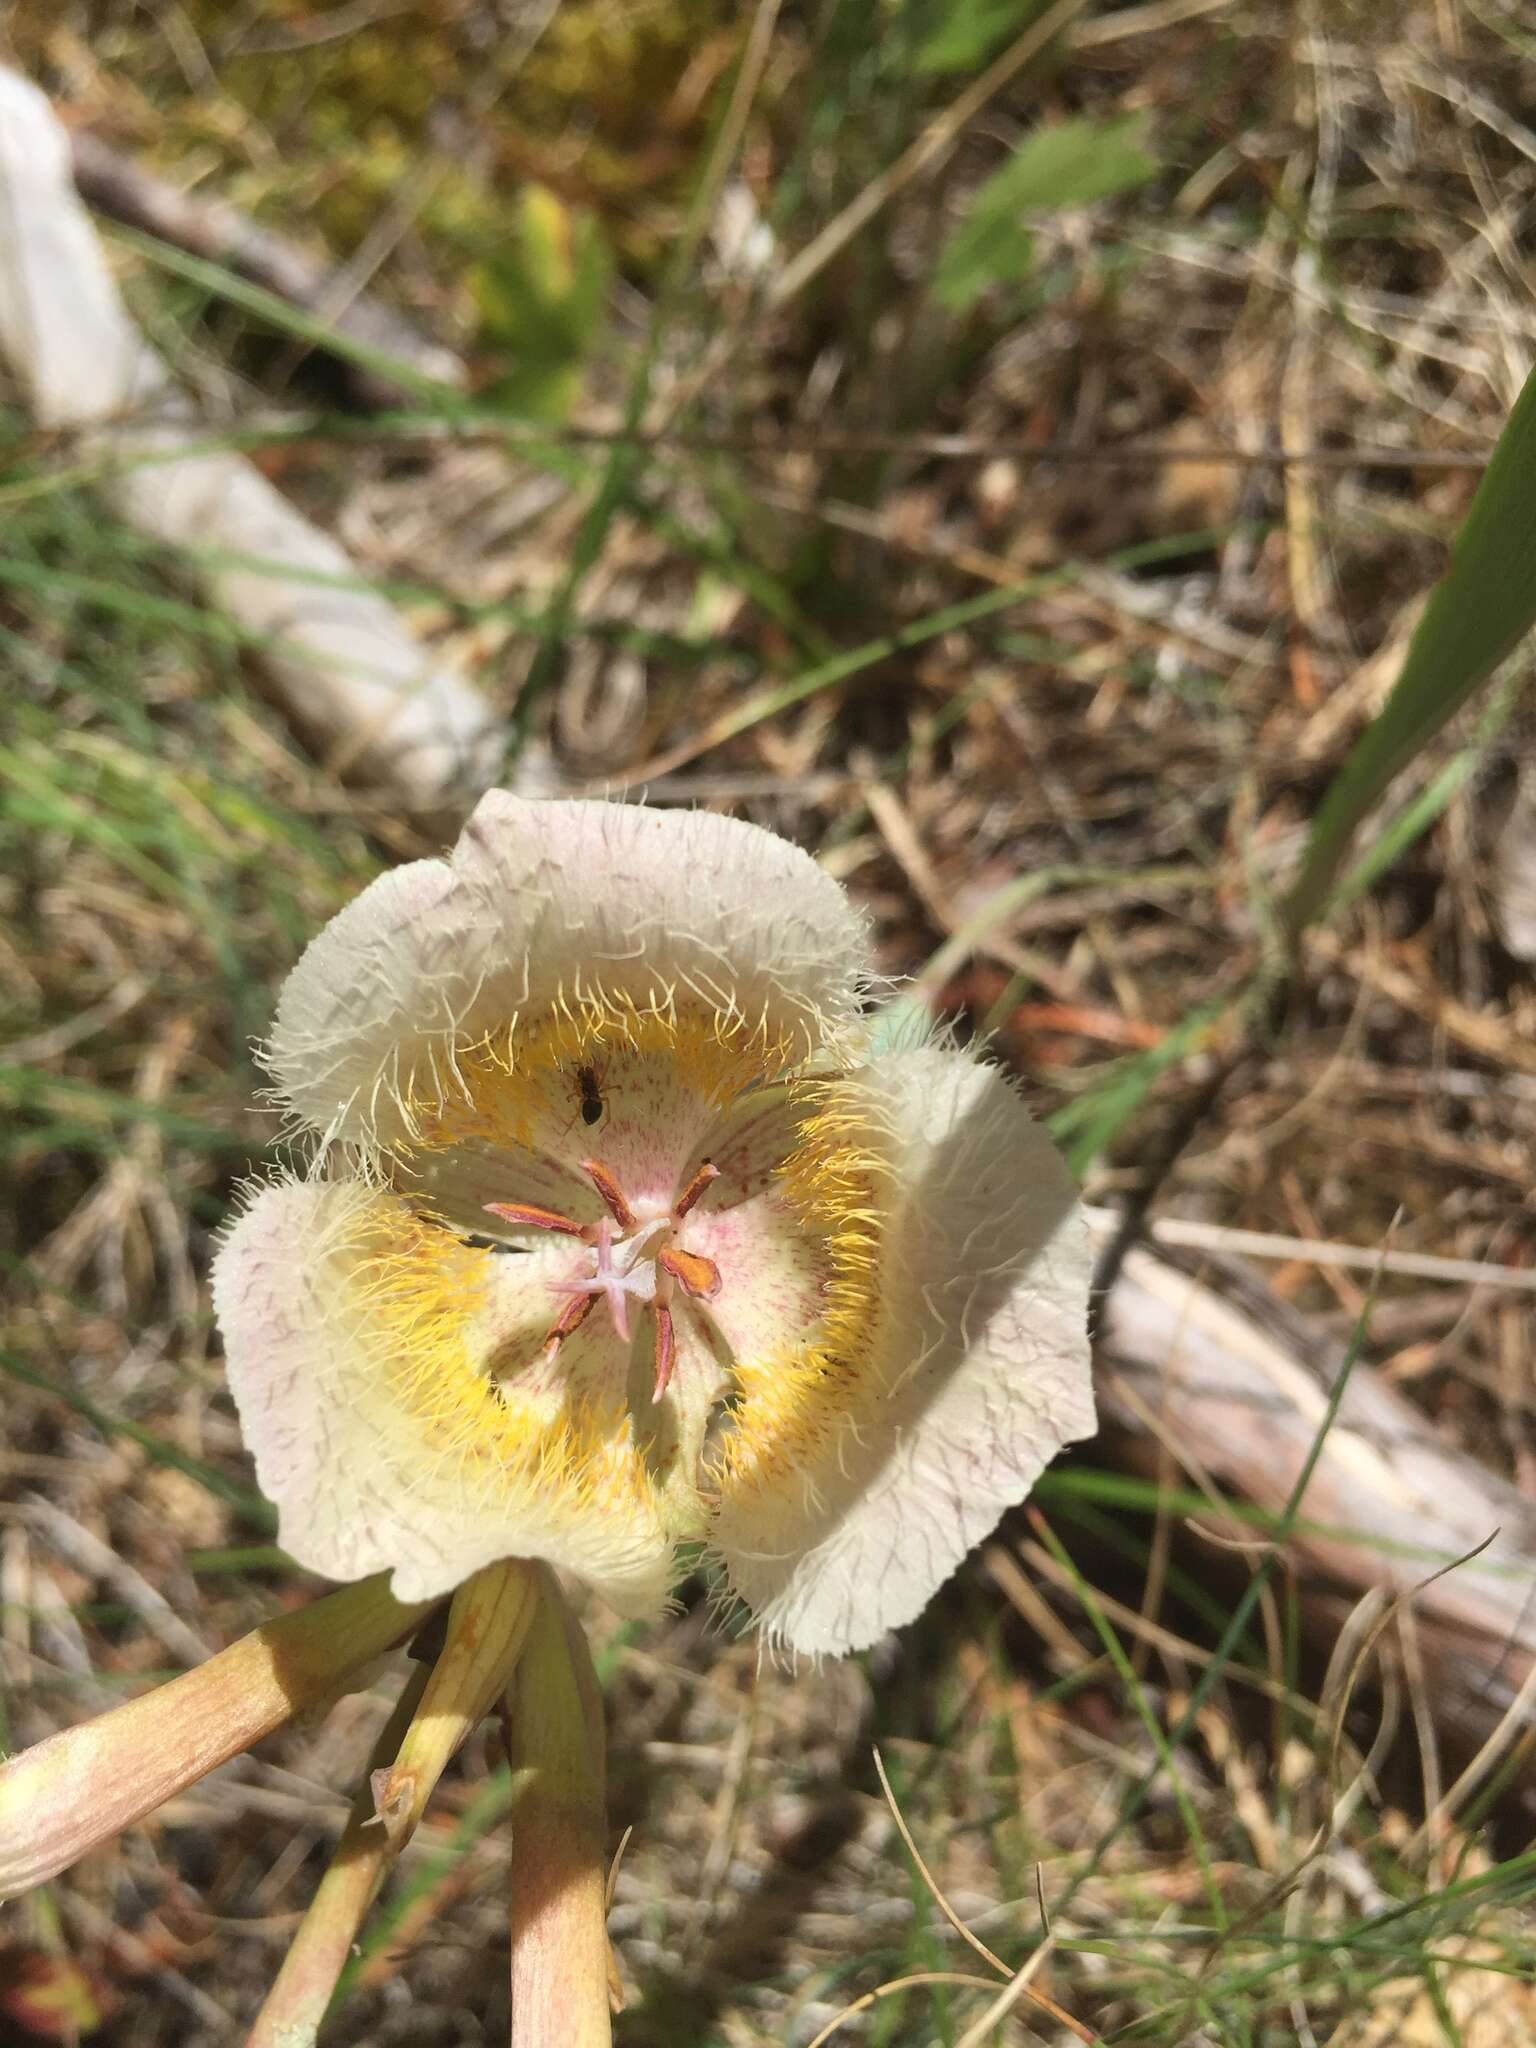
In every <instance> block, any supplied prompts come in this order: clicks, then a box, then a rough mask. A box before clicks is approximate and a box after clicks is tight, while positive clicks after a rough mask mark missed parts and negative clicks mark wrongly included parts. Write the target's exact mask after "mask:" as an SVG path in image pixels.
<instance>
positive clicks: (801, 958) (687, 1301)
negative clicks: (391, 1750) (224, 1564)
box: [214, 791, 1093, 1654]
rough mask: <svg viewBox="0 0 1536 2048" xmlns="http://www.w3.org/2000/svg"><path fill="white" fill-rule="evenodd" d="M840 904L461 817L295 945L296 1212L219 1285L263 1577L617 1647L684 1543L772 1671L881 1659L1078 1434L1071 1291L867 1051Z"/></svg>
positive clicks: (233, 1258) (640, 837)
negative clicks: (792, 1662)
mask: <svg viewBox="0 0 1536 2048" xmlns="http://www.w3.org/2000/svg"><path fill="white" fill-rule="evenodd" d="M871 980H872V974H871V963H870V955H869V947H868V937H867V933H866V930H865V927H864V924H863V921H862V920H861V918H860V916H859V915H858V913H857V912H856V911H855V910H854V908H853V907H852V905H851V904H850V902H849V900H848V898H847V896H846V895H845V894H844V892H843V891H842V889H841V888H840V887H839V886H838V885H837V884H836V883H835V882H834V881H832V880H831V879H830V878H829V877H828V876H826V875H825V874H823V873H822V872H821V870H820V869H819V868H818V867H817V866H816V865H815V863H814V862H813V861H812V860H810V859H809V858H808V857H807V856H806V855H805V854H804V853H802V852H800V851H798V850H797V849H796V848H794V847H793V846H791V845H789V844H787V843H786V842H785V841H783V840H781V839H778V838H776V837H774V836H773V835H772V834H770V833H768V832H765V831H763V830H760V829H759V828H757V827H755V826H752V825H749V824H746V823H743V822H740V821H738V820H733V819H728V818H720V817H715V816H710V815H705V814H702V813H689V814H681V813H676V812H660V811H654V810H646V809H641V808H636V807H633V806H628V805H619V804H611V803H571V802H529V801H523V800H521V799H519V798H516V797H514V796H511V795H508V794H506V793H504V792H500V791H496V792H492V793H491V794H490V795H489V796H487V797H486V798H485V799H484V800H483V801H482V802H481V804H480V805H479V807H478V808H477V809H476V811H475V813H474V815H473V816H472V818H471V819H470V821H469V823H468V825H467V827H466V828H465V830H464V833H463V835H462V837H461V838H460V840H459V842H458V845H457V846H456V847H455V849H454V851H453V853H452V855H451V857H449V858H448V859H446V860H428V861H421V862H417V863H415V864H413V865H410V866H406V867H402V868H397V869H395V870H394V871H393V872H391V873H389V874H386V875H384V876H382V877H381V878H380V879H379V880H378V881H376V882H374V883H373V884H372V885H371V886H370V887H369V888H368V889H366V890H365V891H364V892H363V894H362V895H361V896H359V897H358V898H357V900H356V901H355V902H354V903H352V904H351V905H350V906H349V907H348V908H347V909H345V910H344V911H342V913H341V914H340V915H339V916H338V917H337V918H335V919H334V920H333V922H332V923H331V924H329V925H328V926H327V927H326V928H325V930H323V931H322V932H321V933H320V934H319V936H318V937H317V938H316V939H315V940H314V942H313V943H312V945H311V946H310V947H309V949H308V951H307V952H306V953H305V954H304V956H303V958H302V959H301V960H300V962H299V964H298V966H297V967H296V968H295V970H294V972H293V974H292V975H291V976H290V978H289V980H288V982H287V984H286V986H285V988H284V989H283V992H282V996H281V999H280V1001H279V1005H278V1012H277V1020H276V1025H275V1028H274V1030H273V1033H272V1037H271V1042H270V1045H269V1047H268V1049H267V1059H268V1062H269V1065H270V1069H271V1072H272V1074H273V1076H274V1078H275V1081H276V1084H277V1090H278V1093H279V1094H280V1096H281V1099H282V1101H283V1102H284V1104H285V1105H286V1107H287V1109H288V1110H289V1112H290V1113H291V1117H292V1119H293V1122H294V1125H295V1127H296V1129H297V1131H298V1132H300V1133H302V1134H303V1136H304V1137H305V1138H307V1140H308V1141H309V1143H310V1146H311V1149H312V1154H313V1166H312V1170H311V1172H310V1175H309V1177H307V1178H304V1179H289V1180H285V1181H282V1182H280V1183H278V1184H276V1185H272V1186H269V1187H267V1188H265V1189H264V1190H262V1191H261V1192H259V1193H258V1194H256V1196H255V1197H254V1199H253V1200H252V1201H251V1202H250V1204H249V1206H248V1207H247V1208H246V1210H245V1212H244V1214H243V1215H242V1216H241V1217H240V1219H239V1221H238V1222H237V1223H236V1225H235V1227H234V1229H233V1231H232V1232H231V1234H230V1236H229V1237H228V1239H227V1241H226V1242H225V1244H224V1245H223V1247H222V1249H221V1250H220V1252H219V1255H218V1259H217V1263H216V1267H215V1273H214V1296H215V1303H216V1307H217V1311H218V1317H219V1322H220V1325H221V1327H222V1330H223V1334H224V1342H225V1348H226V1353H227V1358H228V1372H229V1383H230V1386H231V1389H232V1391H233V1394H234V1398H235V1401H236V1403H237V1405H238V1407H239V1411H240V1418H241V1423H242V1427H243V1429H244V1432H245V1436H246V1441H247V1443H248V1444H249V1445H250V1447H251V1449H252V1451H253V1453H254V1456H255V1460H256V1467H257V1473H258V1476H259V1479H260V1483H261V1485H262V1487H263V1489H264V1490H265V1491H266V1493H267V1494H268V1495H269V1496H270V1498H271V1499H272V1500H273V1501H274V1502H275V1503H276V1505H277V1508H278V1511H279V1517H280V1539H281V1541H282V1543H283V1545H284V1547H285V1548H286V1549H287V1550H288V1551H289V1552H291V1553H292V1555H293V1556H294V1557H295V1558H296V1559H298V1561H299V1562H300V1563H302V1564H304V1565H306V1566H308V1567H309V1568H310V1569H312V1570H314V1571H316V1572H319V1573H322V1574H324V1575H326V1576H328V1577H331V1578H334V1579H342V1580H350V1579H358V1578H362V1577H364V1576H365V1575H368V1574H371V1573H375V1572H380V1571H390V1572H392V1574H393V1579H392V1589H393V1592H394V1595H395V1597H396V1598H397V1599H398V1600H401V1601H403V1602H415V1601H425V1600H430V1599H433V1598H435V1597H437V1596H439V1595H441V1594H445V1593H447V1592H449V1591H450V1590H451V1589H452V1588H454V1587H455V1586H457V1585H459V1584H461V1583H462V1582H463V1581H465V1580H466V1579H468V1578H469V1577H470V1576H471V1575H472V1574H473V1573H475V1572H476V1571H478V1570H480V1569H481V1568H482V1567H484V1566H487V1565H489V1564H491V1563H492V1562H494V1561H496V1560H499V1559H504V1558H510V1557H523V1558H532V1559H540V1560H543V1561H545V1562H547V1563H548V1564H551V1565H554V1566H557V1567H560V1568H561V1569H563V1570H565V1571H567V1572H570V1573H574V1574H576V1575H577V1576H578V1577H579V1578H581V1579H583V1580H585V1581H586V1582H587V1583H589V1584H590V1585H591V1586H592V1587H594V1588H595V1589H596V1591H597V1592H598V1593H599V1594H601V1595H602V1597H603V1598H604V1599H605V1600H606V1601H608V1602H609V1603H610V1604H611V1605H612V1606H613V1607H614V1608H616V1609H617V1610H618V1611H619V1612H620V1613H621V1614H624V1615H630V1616H645V1615H649V1614H652V1613H654V1612H655V1611H656V1610H657V1609H658V1607H659V1606H660V1605H661V1604H662V1603H663V1602H664V1600H665V1597H666V1595H667V1592H668V1589H669V1587H670V1586H671V1585H672V1583H673V1580H674V1577H675V1574H676V1570H677V1561H678V1554H679V1549H680V1546H683V1545H698V1544H702V1545H703V1546H705V1548H706V1550H707V1551H708V1552H709V1553H710V1554H711V1555H713V1556H714V1557H715V1558H716V1559H717V1560H718V1561H719V1562H720V1564H721V1565H722V1566H723V1569H724V1574H725V1578H726V1580H727V1582H728V1584H729V1586H730V1588H731V1590H732V1591H733V1592H734V1594H735V1595H736V1596H738V1597H739V1599H740V1600H741V1602H743V1603H744V1605H745V1606H746V1607H747V1608H748V1609H749V1610H750V1611H751V1613H752V1614H753V1615H754V1616H755V1617H756V1620H757V1622H758V1624H759V1625H760V1626H761V1628H762V1629H763V1631H764V1632H765V1634H766V1636H767V1637H768V1638H769V1639H770V1640H771V1641H772V1642H774V1643H777V1644H782V1645H785V1646H788V1647H789V1648H791V1649H794V1650H799V1651H806V1652H810V1653H834V1654H835V1653H841V1652H845V1651H850V1650H854V1649H858V1648H860V1647H862V1646H864V1645H867V1644H869V1643H871V1642H872V1641H874V1640H875V1639H876V1638H877V1637H878V1636H880V1635H881V1634H882V1633H883V1632H884V1631H886V1630H887V1629H890V1628H893V1627H895V1626H897V1625H899V1624H901V1623H903V1622H906V1621H909V1620H910V1619H911V1618H912V1617H913V1616H914V1615H916V1614H917V1613H918V1611H919V1610H920V1609H921V1608H922V1607H923V1606H924V1605H925V1604H926V1602H927V1601H928V1600H929V1598H930V1597H931V1595H932V1594H933V1593H934V1592H935V1590H936V1589H937V1588H938V1586H939V1585H940V1584H941V1583H942V1582H943V1581H944V1580H945V1579H946V1578H947V1577H948V1576H949V1575H950V1573H951V1572H953V1570H954V1569H955V1567H956V1566H957V1565H958V1564H959V1562H960V1561H961V1559H962V1558H963V1557H964V1556H965V1554H966V1552H967V1551H968V1550H969V1549H970V1548H971V1547H972V1545H973V1544H975V1543H976V1542H977V1540H978V1539H979V1538H981V1537H982V1536H984V1535H985V1534H986V1533H987V1532H988V1531H989V1530H990V1529H991V1528H992V1527H993V1526H994V1525H995V1523H996V1521H997V1519H998V1517H999V1516H1000V1515H1001V1514H1002V1512H1003V1511H1004V1509H1006V1508H1007V1507H1008V1506H1010V1505H1011V1504H1012V1503H1014V1502H1016V1501H1018V1500H1020V1499H1022V1498H1023V1496H1024V1495H1025V1494H1026V1493H1027V1492H1028V1491H1029V1489H1030V1487H1031V1485H1032V1484H1033V1482H1034V1480H1035V1478H1036V1477H1037V1475H1038V1474H1039V1472H1040V1470H1041V1468H1042V1466H1044V1464H1045V1463H1046V1462H1047V1461H1048V1460H1049V1459H1050V1458H1051V1457H1052V1456H1053V1455H1054V1454H1055V1453H1056V1451H1057V1450H1058V1449H1059V1448H1060V1447H1061V1446H1062V1445H1063V1444H1065V1443H1068V1442H1070V1441H1072V1440H1073V1439H1075V1438H1079V1437H1082V1436H1084V1435H1086V1434H1088V1433H1089V1432H1090V1431H1091V1429H1092V1427H1093V1407H1092V1398H1091V1392H1090V1383H1089V1372H1088V1356H1087V1341H1086V1334H1085V1323H1086V1300H1087V1289H1088V1277H1089V1254H1088V1246H1087V1239H1086V1234H1085V1231H1084V1227H1083V1224H1082V1221H1081V1218H1080V1216H1079V1214H1078V1211H1077V1208H1076V1202H1075V1196H1074V1191H1073V1187H1072V1183H1071V1181H1070V1178H1069V1176H1068V1174H1067V1171H1066V1169H1065V1167H1064V1165H1063V1163H1062V1161H1061V1160H1060V1158H1059V1157H1058V1155H1057V1154H1056V1152H1055V1150H1054V1149H1053V1147H1052V1146H1051V1144H1050V1142H1049V1140H1048V1139H1047V1138H1046V1137H1045V1136H1044V1134H1043V1133H1042V1132H1041V1130H1040V1129H1039V1127H1038V1126H1037V1125H1036V1124H1034V1123H1033V1122H1032V1121H1031V1119H1030V1118H1029V1116H1028V1115H1027V1113H1026V1111H1025V1110H1024V1108H1023V1106H1022V1104H1021V1103H1020V1101H1019V1099H1018V1097H1017V1095H1016V1093H1015V1092H1014V1090H1013V1088H1012V1087H1011V1086H1010V1084H1009V1082H1008V1081H1007V1079H1006V1078H1005V1077H1004V1076H1003V1075H1002V1074H1001V1073H999V1072H998V1071H997V1070H996V1069H995V1068H992V1067H990V1066H988V1065H986V1064H984V1063H983V1062H982V1061H980V1060H978V1059H976V1058H973V1057H972V1056H970V1055H969V1054H968V1053H964V1052H961V1051H958V1050H955V1049H953V1048H950V1047H946V1046H938V1045H932V1044H930V1045H925V1046H913V1047H909V1048H908V1049H905V1050H902V1049H893V1050H884V1051H881V1050H877V1049H876V1048H877V1045H878V1037H879V1034H878V1031H876V1030H875V1029H872V1026H871V1022H870V1018H869V1016H868V1014H867V1012H866V1007H865V1002H866V995H867V991H868V989H869V987H870V985H871Z"/></svg>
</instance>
